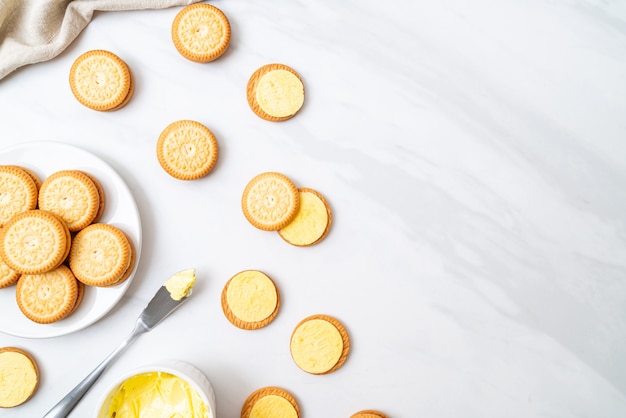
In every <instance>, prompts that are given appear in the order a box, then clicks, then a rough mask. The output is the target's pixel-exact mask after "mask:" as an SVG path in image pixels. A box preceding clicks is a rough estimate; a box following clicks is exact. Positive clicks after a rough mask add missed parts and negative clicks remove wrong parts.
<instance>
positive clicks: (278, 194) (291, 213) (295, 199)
mask: <svg viewBox="0 0 626 418" xmlns="http://www.w3.org/2000/svg"><path fill="white" fill-rule="evenodd" d="M241 208H242V210H243V214H244V216H245V217H246V219H247V220H248V221H249V222H250V223H251V224H252V225H253V226H255V227H256V228H258V229H262V230H264V231H277V230H279V229H281V228H283V227H284V226H286V225H287V224H289V223H290V222H291V221H292V220H293V219H294V218H295V216H296V214H297V213H298V209H299V208H300V193H298V189H297V188H296V186H295V185H294V183H293V182H292V181H291V179H289V178H288V177H287V176H285V175H284V174H281V173H275V172H266V173H261V174H259V175H257V176H255V177H254V178H253V179H252V180H250V181H249V182H248V184H247V185H246V187H245V189H244V191H243V195H242V198H241Z"/></svg>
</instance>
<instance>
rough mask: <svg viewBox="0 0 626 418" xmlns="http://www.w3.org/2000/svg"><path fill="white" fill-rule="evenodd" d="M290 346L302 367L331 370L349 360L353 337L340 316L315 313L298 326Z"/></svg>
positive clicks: (311, 370) (313, 371)
mask: <svg viewBox="0 0 626 418" xmlns="http://www.w3.org/2000/svg"><path fill="white" fill-rule="evenodd" d="M290 350H291V357H292V358H293V361H294V362H295V363H296V365H297V366H298V367H299V368H300V369H302V370H304V371H305V372H307V373H311V374H328V373H332V372H334V371H335V370H337V369H338V368H340V367H341V366H342V365H343V364H344V363H345V361H346V359H347V357H348V353H349V352H350V338H349V336H348V332H347V331H346V329H345V328H344V326H343V324H342V323H341V322H339V321H338V320H337V319H335V318H333V317H331V316H328V315H312V316H309V317H308V318H305V319H303V320H302V321H301V322H300V323H299V324H298V325H297V326H296V328H295V329H294V331H293V333H292V334H291V344H290Z"/></svg>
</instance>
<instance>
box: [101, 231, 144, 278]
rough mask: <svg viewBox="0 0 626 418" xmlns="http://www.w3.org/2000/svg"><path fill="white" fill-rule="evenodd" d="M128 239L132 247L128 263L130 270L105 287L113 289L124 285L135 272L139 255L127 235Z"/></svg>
mask: <svg viewBox="0 0 626 418" xmlns="http://www.w3.org/2000/svg"><path fill="white" fill-rule="evenodd" d="M126 238H127V240H128V245H129V247H130V262H129V263H128V268H127V269H126V271H125V272H124V273H122V275H121V276H120V278H119V279H117V280H116V281H115V282H113V283H111V284H109V285H106V286H103V287H112V286H117V285H118V284H122V283H123V282H124V281H125V280H126V279H128V278H129V277H130V275H131V273H132V272H133V269H134V268H135V262H136V261H137V253H136V252H135V246H134V245H133V241H132V240H131V239H130V238H128V235H126Z"/></svg>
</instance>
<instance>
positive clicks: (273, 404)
mask: <svg viewBox="0 0 626 418" xmlns="http://www.w3.org/2000/svg"><path fill="white" fill-rule="evenodd" d="M297 417H298V413H297V412H296V409H295V408H294V407H293V405H292V404H291V402H289V401H288V400H287V399H285V398H283V397H281V396H278V395H267V396H264V397H262V398H261V399H259V400H258V401H256V403H255V404H254V406H253V407H252V410H251V411H250V416H249V418H297Z"/></svg>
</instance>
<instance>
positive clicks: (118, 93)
mask: <svg viewBox="0 0 626 418" xmlns="http://www.w3.org/2000/svg"><path fill="white" fill-rule="evenodd" d="M69 82H70V88H71V90H72V94H74V97H75V98H76V100H78V101H79V102H80V103H81V104H82V105H84V106H86V107H88V108H90V109H93V110H99V111H109V110H116V109H119V108H120V107H121V106H123V105H124V104H126V102H127V101H128V99H129V97H130V94H131V93H132V91H131V87H132V76H131V73H130V69H129V68H128V65H127V64H126V62H124V61H123V60H122V59H121V58H120V57H118V56H117V55H115V54H114V53H112V52H111V51H105V50H91V51H87V52H85V53H84V54H82V55H80V56H79V57H78V58H76V60H75V61H74V63H73V64H72V67H71V69H70V76H69Z"/></svg>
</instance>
